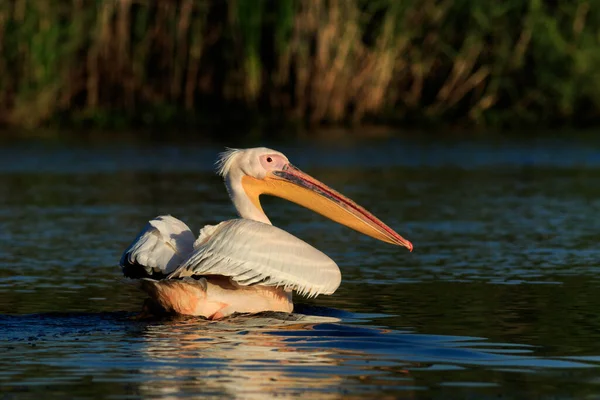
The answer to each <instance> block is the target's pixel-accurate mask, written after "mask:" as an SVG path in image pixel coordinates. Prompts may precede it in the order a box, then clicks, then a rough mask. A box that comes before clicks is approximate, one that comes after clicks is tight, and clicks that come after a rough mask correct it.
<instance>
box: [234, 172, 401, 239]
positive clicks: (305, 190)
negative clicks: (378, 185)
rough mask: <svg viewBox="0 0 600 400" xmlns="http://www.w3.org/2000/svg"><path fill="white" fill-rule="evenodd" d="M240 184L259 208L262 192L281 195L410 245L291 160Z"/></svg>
mask: <svg viewBox="0 0 600 400" xmlns="http://www.w3.org/2000/svg"><path fill="white" fill-rule="evenodd" d="M242 184H243V186H244V189H245V190H246V193H247V194H248V195H249V197H250V198H251V199H252V200H253V202H254V204H255V205H256V206H257V207H258V208H259V209H261V210H262V208H261V207H260V203H259V202H258V196H260V195H261V194H267V195H272V196H277V197H281V198H283V199H286V200H289V201H291V202H294V203H296V204H299V205H301V206H303V207H306V208H308V209H310V210H313V211H314V212H316V213H318V214H321V215H323V216H325V217H327V218H329V219H331V220H333V221H335V222H337V223H339V224H342V225H345V226H347V227H349V228H352V229H354V230H356V231H358V232H361V233H363V234H365V235H368V236H371V237H373V238H375V239H379V240H381V241H383V242H387V243H391V244H395V245H398V246H404V247H406V248H408V249H409V250H410V251H412V249H413V245H412V243H411V242H409V241H408V240H406V239H404V238H403V237H402V236H400V235H399V234H398V233H396V232H395V231H394V230H393V229H392V228H390V227H389V226H387V225H386V224H384V223H383V222H382V221H381V220H379V219H378V218H377V217H375V216H374V215H373V214H371V213H370V212H368V211H367V210H365V209H364V208H363V207H361V206H359V205H358V204H356V203H355V202H354V201H352V200H350V199H349V198H347V197H346V196H344V195H343V194H341V193H338V192H336V191H335V190H333V189H331V188H330V187H329V186H327V185H325V184H324V183H322V182H319V181H318V180H316V179H315V178H313V177H311V176H310V175H308V174H305V173H304V172H302V171H300V170H299V169H298V168H296V167H294V166H293V165H292V164H287V165H286V166H285V167H283V169H281V170H277V171H271V172H269V173H268V175H267V176H266V177H265V178H264V179H256V178H252V177H250V176H244V177H243V178H242Z"/></svg>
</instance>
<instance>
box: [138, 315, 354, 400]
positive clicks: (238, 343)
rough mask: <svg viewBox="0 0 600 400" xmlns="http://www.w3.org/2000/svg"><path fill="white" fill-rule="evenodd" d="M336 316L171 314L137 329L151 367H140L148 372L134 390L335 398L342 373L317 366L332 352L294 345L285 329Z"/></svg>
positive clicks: (333, 362) (332, 363)
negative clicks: (218, 318)
mask: <svg viewBox="0 0 600 400" xmlns="http://www.w3.org/2000/svg"><path fill="white" fill-rule="evenodd" d="M282 315H283V316H282ZM338 321H339V320H338V319H337V318H332V317H320V316H305V315H296V314H291V315H290V314H280V313H267V314H263V315H261V316H259V317H256V316H254V317H249V316H237V317H231V318H229V319H226V320H223V321H216V322H212V321H206V320H202V319H197V318H194V317H179V318H176V319H172V320H168V321H161V322H160V323H154V324H150V325H148V326H147V327H146V329H145V331H144V332H143V338H144V343H145V346H144V348H143V349H142V351H143V353H144V354H145V355H146V356H147V357H149V358H150V359H152V361H153V363H152V364H153V368H152V370H151V371H147V370H146V371H141V372H142V373H143V374H145V375H148V376H153V377H154V378H153V379H149V380H148V381H147V382H145V383H142V384H141V386H140V390H141V392H142V393H143V394H144V395H150V394H151V395H154V396H155V395H160V396H162V397H164V398H171V397H172V398H175V397H179V396H181V395H183V394H191V393H195V394H199V393H202V394H204V395H215V396H226V397H240V396H241V397H243V398H250V399H252V398H257V399H263V398H268V397H273V396H277V397H278V398H284V399H285V398H292V397H297V396H298V394H299V393H304V394H306V393H310V392H314V394H315V395H317V394H318V397H319V398H321V399H334V398H339V397H341V396H342V394H341V393H339V385H340V383H341V381H342V380H343V378H342V377H340V376H337V375H334V374H332V373H331V372H329V373H325V374H324V373H322V372H323V371H322V369H323V368H326V369H328V370H329V369H330V368H331V367H339V364H340V363H341V361H340V360H339V358H336V357H334V355H335V353H334V352H335V350H333V349H332V350H328V349H326V348H323V347H315V348H306V347H303V348H298V347H295V346H294V344H295V343H300V342H302V340H303V338H302V336H296V335H293V334H292V333H291V332H292V331H296V332H297V331H299V330H302V331H305V332H307V333H308V332H310V331H312V330H314V326H315V325H316V324H321V323H328V322H338ZM286 333H288V334H286ZM338 353H339V351H338Z"/></svg>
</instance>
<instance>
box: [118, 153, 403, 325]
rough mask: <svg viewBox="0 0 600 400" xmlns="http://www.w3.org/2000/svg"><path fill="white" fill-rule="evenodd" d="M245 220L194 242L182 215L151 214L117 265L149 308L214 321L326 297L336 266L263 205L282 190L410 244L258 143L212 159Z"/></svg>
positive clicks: (208, 229) (334, 283) (372, 232)
mask: <svg viewBox="0 0 600 400" xmlns="http://www.w3.org/2000/svg"><path fill="white" fill-rule="evenodd" d="M217 166H218V173H219V174H220V175H221V176H222V177H223V178H224V180H225V185H226V187H227V191H228V193H229V197H230V198H231V201H232V202H233V204H234V206H235V208H236V210H237V212H238V214H239V215H240V217H241V219H233V220H229V221H225V222H221V223H220V224H218V225H214V226H210V225H207V226H205V227H204V228H203V229H202V230H200V236H199V238H198V239H196V238H195V237H194V234H193V233H192V231H191V230H190V228H188V226H187V225H186V224H185V223H183V222H181V221H180V220H178V219H176V218H173V217H171V216H170V215H168V216H159V217H157V218H155V219H153V220H151V221H150V222H149V223H148V225H146V227H145V228H144V229H143V230H142V231H141V232H140V234H139V235H138V236H137V238H136V239H135V240H134V241H133V243H132V244H131V245H130V246H129V247H128V248H127V250H125V253H124V254H123V256H122V258H121V262H120V266H121V268H122V270H123V273H124V274H125V276H126V277H129V278H140V279H141V287H142V289H143V290H144V291H146V292H147V293H148V294H149V295H150V299H149V300H148V301H147V303H146V306H147V308H149V309H151V310H152V312H154V313H156V312H166V313H175V314H185V315H197V316H203V317H205V318H209V319H220V318H223V317H225V316H228V315H230V314H232V313H235V312H238V313H256V312H260V311H284V312H291V311H292V310H293V303H292V291H294V290H295V291H296V292H298V293H299V294H302V295H306V296H317V295H319V294H332V293H333V292H335V290H336V289H337V288H338V286H339V285H340V282H341V273H340V270H339V268H338V266H337V265H336V263H335V262H334V261H333V260H332V259H330V258H329V257H327V256H326V255H325V254H323V253H322V252H320V251H319V250H317V249H315V248H314V247H312V246H310V245H309V244H307V243H305V242H303V241H302V240H300V239H298V238H296V237H295V236H292V235H291V234H289V233H287V232H285V231H283V230H281V229H279V228H277V227H274V226H273V225H271V221H269V218H267V216H266V215H265V213H264V212H263V210H262V207H261V205H260V202H259V196H260V195H261V194H266V195H273V196H278V197H281V198H284V199H287V200H290V201H292V202H295V203H297V204H299V205H301V206H304V207H306V208H309V209H311V210H313V211H315V212H317V213H319V214H322V215H324V216H326V217H328V218H330V219H332V220H333V221H336V222H338V223H340V224H342V225H345V226H347V227H349V228H352V229H355V230H356V231H358V232H361V233H364V234H365V235H368V236H371V237H373V238H375V239H379V240H381V241H384V242H387V243H391V244H395V245H400V246H405V247H407V248H408V249H409V250H411V251H412V244H411V243H410V242H409V241H408V240H406V239H404V238H403V237H402V236H400V235H399V234H398V233H396V232H395V231H393V230H392V229H391V228H390V227H388V226H387V225H386V224H384V223H383V222H381V221H380V220H379V219H377V218H376V217H375V216H374V215H372V214H371V213H369V212H368V211H367V210H365V209H364V208H362V207H361V206H359V205H358V204H356V203H354V202H353V201H352V200H350V199H348V198H347V197H345V196H343V195H342V194H340V193H338V192H336V191H335V190H333V189H331V188H329V187H328V186H327V185H325V184H323V183H321V182H319V181H318V180H316V179H314V178H313V177H311V176H309V175H307V174H305V173H303V172H302V171H300V170H299V169H298V168H296V167H294V166H293V165H292V164H290V162H289V161H288V159H287V157H286V156H284V155H283V154H282V153H280V152H278V151H275V150H271V149H267V148H264V147H261V148H254V149H246V150H238V149H230V150H228V151H226V152H224V153H222V154H221V156H220V158H219V160H218V161H217Z"/></svg>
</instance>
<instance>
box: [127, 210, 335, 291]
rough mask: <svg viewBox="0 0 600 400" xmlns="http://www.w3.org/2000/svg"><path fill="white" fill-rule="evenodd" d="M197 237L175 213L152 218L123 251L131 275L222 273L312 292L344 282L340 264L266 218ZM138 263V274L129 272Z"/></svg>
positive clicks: (241, 281)
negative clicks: (264, 220) (262, 220)
mask: <svg viewBox="0 0 600 400" xmlns="http://www.w3.org/2000/svg"><path fill="white" fill-rule="evenodd" d="M193 243H194V236H193V234H192V232H191V231H190V230H189V228H188V227H187V225H185V224H184V223H183V222H181V221H179V220H178V219H176V218H173V217H171V216H160V217H157V218H156V219H154V220H151V221H150V222H149V223H148V225H147V226H146V228H145V229H144V230H143V231H142V232H141V233H140V235H139V236H138V238H137V239H136V240H135V241H134V243H133V244H132V245H131V246H130V247H129V248H128V249H127V250H126V251H125V254H124V255H123V258H122V259H121V266H122V268H123V269H124V270H125V269H126V268H130V272H129V275H132V276H138V277H141V275H143V274H144V272H145V273H146V274H147V275H148V276H152V275H153V273H162V274H169V273H171V274H170V275H169V276H168V277H167V279H179V278H184V277H190V276H197V277H200V276H208V275H220V276H226V277H229V278H230V279H231V280H232V281H234V282H235V283H237V284H238V285H240V286H249V285H255V284H260V285H262V286H277V287H283V288H285V289H286V290H295V291H296V292H298V293H299V294H302V295H306V296H309V297H313V296H317V295H319V294H331V293H333V292H335V290H336V289H337V288H338V287H339V285H340V283H341V279H342V276H341V273H340V270H339V268H338V266H337V265H336V263H335V262H334V261H333V260H332V259H331V258H329V257H328V256H326V255H325V254H324V253H322V252H321V251H319V250H317V249H315V248H314V247H312V246H311V245H309V244H307V243H306V242H304V241H302V240H300V239H298V238H296V237H295V236H293V235H291V234H289V233H287V232H286V231H284V230H282V229H279V228H277V227H274V226H272V225H268V224H264V223H262V222H257V221H252V220H247V219H235V220H229V221H225V222H222V223H220V224H218V225H214V226H211V225H207V226H205V227H204V228H203V229H202V230H201V231H200V237H199V238H198V240H197V241H196V243H195V244H193ZM131 268H137V273H135V272H133V273H132V272H131Z"/></svg>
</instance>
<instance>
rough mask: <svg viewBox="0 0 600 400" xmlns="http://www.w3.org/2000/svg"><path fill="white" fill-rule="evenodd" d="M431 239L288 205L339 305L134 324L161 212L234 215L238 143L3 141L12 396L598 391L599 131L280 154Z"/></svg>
mask: <svg viewBox="0 0 600 400" xmlns="http://www.w3.org/2000/svg"><path fill="white" fill-rule="evenodd" d="M273 146H274V147H276V148H278V149H280V150H282V151H284V152H285V153H286V154H287V155H288V156H289V158H290V159H291V160H292V162H293V163H294V164H296V165H297V166H298V167H300V168H302V169H303V170H305V171H306V172H308V173H310V174H312V175H313V176H315V177H317V178H318V179H320V180H322V181H324V182H326V183H328V184H330V185H331V186H332V187H334V188H336V189H338V190H340V191H341V192H343V193H345V194H346V195H348V196H349V197H351V198H353V199H355V200H356V201H357V202H359V203H360V204H362V205H363V206H365V207H366V208H367V209H370V210H371V211H373V213H374V214H375V215H377V216H378V217H380V218H381V219H382V220H383V221H385V222H387V223H388V224H389V225H390V226H392V227H393V228H395V229H396V230H397V231H398V232H399V233H400V234H401V235H403V236H404V237H406V238H407V239H409V240H411V241H412V242H413V244H414V245H415V250H414V252H413V253H409V252H408V251H406V249H402V248H398V247H394V246H390V245H387V244H385V243H380V242H376V241H375V240H373V239H370V238H367V237H363V236H361V235H360V234H358V233H355V232H353V231H350V230H348V229H347V228H344V227H341V226H338V225H336V224H334V223H331V222H329V221H327V220H326V219H324V218H322V217H320V216H318V215H315V214H313V213H312V212H310V211H307V210H303V209H300V208H299V207H297V206H295V205H293V204H290V203H287V202H285V201H283V200H280V199H271V198H265V199H264V201H263V203H264V208H265V211H266V212H267V214H268V215H269V217H270V218H271V220H272V221H273V222H274V224H276V225H278V226H280V227H282V228H283V229H285V230H288V231H290V232H292V233H293V234H295V235H297V236H298V237H300V238H302V239H304V240H306V241H307V242H309V243H311V244H314V245H316V246H317V247H318V248H319V249H321V250H323V251H324V252H326V253H327V254H328V255H329V256H331V257H332V258H333V259H334V260H336V262H337V263H338V265H339V266H340V268H341V270H342V274H343V281H342V285H341V287H340V288H339V289H338V291H337V292H336V293H335V294H334V295H332V296H320V297H318V298H316V299H312V300H303V299H300V298H297V299H296V300H297V302H298V304H297V308H296V310H295V313H294V314H292V315H288V314H279V313H265V314H262V315H258V316H253V317H248V316H236V317H233V318H230V319H228V320H225V321H219V322H208V321H204V320H201V319H196V318H173V319H166V320H164V319H163V320H152V321H147V320H145V321H143V320H138V319H136V318H135V317H136V315H137V312H138V311H139V310H140V306H141V303H142V301H143V295H142V294H141V293H139V292H138V291H137V290H136V288H135V287H134V286H133V285H131V284H130V282H129V281H127V280H124V279H122V278H121V276H120V271H119V269H118V268H117V267H116V264H117V262H118V259H119V257H120V254H121V252H122V251H123V249H124V248H125V247H126V246H127V245H128V243H129V242H130V241H131V240H132V238H133V237H134V236H135V234H136V233H137V232H138V230H139V229H140V228H141V227H142V226H143V225H144V224H145V222H146V221H147V220H148V219H149V218H151V217H153V216H155V215H159V214H165V213H170V214H172V215H174V216H177V217H179V218H181V219H183V220H184V221H186V222H187V223H188V224H189V225H190V226H192V227H193V230H194V231H197V230H198V229H199V228H200V227H202V226H203V224H206V223H214V222H217V221H220V220H223V219H229V218H232V217H233V215H234V214H233V211H232V207H231V205H230V204H229V201H228V198H227V195H226V192H225V189H224V187H223V186H222V182H221V181H220V179H219V178H218V177H216V176H215V175H214V174H213V173H212V163H213V161H214V159H215V154H216V153H217V152H218V151H220V149H221V147H218V146H207V145H177V144H174V145H165V144H147V145H139V144H131V143H100V144H95V145H89V144H83V143H79V144H77V143H76V144H70V145H61V144H53V143H48V142H47V143H37V144H35V143H18V142H17V143H11V144H5V145H4V146H3V147H2V148H0V353H1V354H2V357H0V393H3V394H5V397H4V398H40V396H42V395H43V397H44V398H49V397H57V398H64V397H77V398H115V399H125V398H127V399H131V398H141V397H167V398H179V397H182V398H183V397H194V396H197V395H200V394H202V395H206V396H211V397H217V398H219V397H223V396H226V397H240V398H265V397H274V396H277V397H281V398H288V397H290V398H291V397H298V396H299V395H300V396H303V397H310V396H315V397H318V398H342V397H343V398H353V397H355V398H359V397H360V398H363V397H365V396H368V397H379V398H385V397H386V396H387V397H388V398H395V397H401V398H404V397H413V398H444V399H446V398H532V397H553V398H578V399H579V398H598V397H599V396H600V314H599V312H598V310H600V275H599V274H598V272H599V265H600V263H599V261H598V260H600V250H598V246H597V243H598V239H599V238H600V236H599V235H600V234H599V233H598V232H600V219H598V218H596V216H597V215H598V214H599V212H600V150H599V148H600V147H599V143H598V141H596V140H594V139H589V138H588V139H587V140H585V141H577V140H574V139H566V138H565V139H544V140H539V139H538V140H516V139H503V140H500V141H499V140H483V139H481V140H475V139H469V140H465V139H463V140H448V141H447V142H445V141H440V140H430V139H422V140H417V139H396V140H390V141H372V142H358V143H349V144H346V145H344V146H335V145H331V144H329V145H321V146H318V145H289V144H288V145H277V146H275V145H273Z"/></svg>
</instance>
